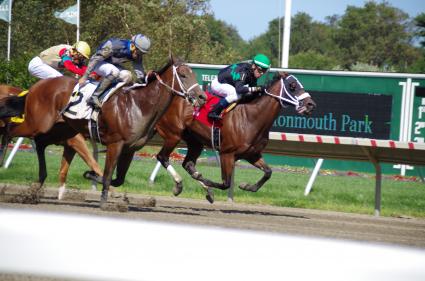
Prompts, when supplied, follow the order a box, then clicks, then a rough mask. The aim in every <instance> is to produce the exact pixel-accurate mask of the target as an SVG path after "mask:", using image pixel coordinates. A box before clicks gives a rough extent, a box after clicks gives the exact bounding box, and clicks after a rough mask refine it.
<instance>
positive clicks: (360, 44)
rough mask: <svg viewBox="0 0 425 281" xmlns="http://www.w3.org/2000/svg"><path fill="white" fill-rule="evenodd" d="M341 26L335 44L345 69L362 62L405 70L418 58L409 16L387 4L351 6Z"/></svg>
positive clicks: (371, 2) (342, 19)
mask: <svg viewBox="0 0 425 281" xmlns="http://www.w3.org/2000/svg"><path fill="white" fill-rule="evenodd" d="M337 26H338V31H337V34H336V37H335V40H336V44H337V46H338V47H339V48H340V50H341V51H342V54H341V59H342V61H344V65H345V67H348V68H349V67H350V65H353V64H355V63H358V62H362V63H367V64H370V65H375V66H377V67H385V66H389V67H394V66H395V67H398V68H399V69H401V70H402V69H405V67H406V65H408V64H411V63H412V62H413V61H414V60H415V59H417V57H418V54H417V53H415V52H414V47H413V46H412V45H411V40H412V35H411V33H410V32H409V22H408V15H407V14H406V13H404V12H403V11H401V10H399V9H397V8H394V7H392V6H390V5H389V4H388V2H386V1H383V2H381V3H380V4H377V3H375V2H374V1H369V2H367V3H366V4H365V6H364V7H362V8H357V7H354V6H348V8H347V9H346V12H345V14H344V15H343V16H342V17H341V19H340V20H339V21H338V24H337Z"/></svg>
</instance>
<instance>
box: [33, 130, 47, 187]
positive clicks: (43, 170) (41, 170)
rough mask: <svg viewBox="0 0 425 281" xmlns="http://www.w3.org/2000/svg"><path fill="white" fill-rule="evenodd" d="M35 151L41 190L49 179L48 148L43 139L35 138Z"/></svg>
mask: <svg viewBox="0 0 425 281" xmlns="http://www.w3.org/2000/svg"><path fill="white" fill-rule="evenodd" d="M34 142H35V150H36V151H37V159H38V184H39V187H40V188H41V187H42V186H43V184H44V181H45V180H46V178H47V167H46V155H45V151H46V147H47V144H46V143H45V142H44V141H43V139H42V138H39V137H35V138H34Z"/></svg>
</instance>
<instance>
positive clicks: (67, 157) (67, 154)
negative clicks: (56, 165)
mask: <svg viewBox="0 0 425 281" xmlns="http://www.w3.org/2000/svg"><path fill="white" fill-rule="evenodd" d="M74 156H75V150H74V149H73V148H72V147H70V146H69V145H68V144H65V145H64V148H63V154H62V161H61V167H60V170H59V184H60V186H59V191H58V200H61V199H62V198H63V195H64V194H65V190H66V178H67V176H68V171H69V166H70V165H71V162H72V160H73V159H74Z"/></svg>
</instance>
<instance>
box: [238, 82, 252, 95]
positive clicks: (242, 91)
mask: <svg viewBox="0 0 425 281" xmlns="http://www.w3.org/2000/svg"><path fill="white" fill-rule="evenodd" d="M235 89H236V93H238V95H245V94H246V93H248V92H249V88H248V87H247V86H245V82H244V81H242V80H239V81H236V83H235Z"/></svg>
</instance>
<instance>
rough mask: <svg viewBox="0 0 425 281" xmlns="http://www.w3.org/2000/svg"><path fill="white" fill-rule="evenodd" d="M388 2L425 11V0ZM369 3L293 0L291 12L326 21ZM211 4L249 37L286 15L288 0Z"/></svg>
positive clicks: (358, 0)
mask: <svg viewBox="0 0 425 281" xmlns="http://www.w3.org/2000/svg"><path fill="white" fill-rule="evenodd" d="M387 1H388V2H389V4H390V5H391V6H393V7H396V8H399V9H401V10H403V11H404V12H406V13H407V14H409V16H410V17H415V16H416V15H418V14H420V13H425V0H387ZM366 2H367V0H292V9H291V15H292V16H294V15H295V14H296V13H298V12H305V13H307V14H309V15H310V16H311V17H312V18H313V20H315V21H320V22H324V21H325V17H327V16H332V15H335V14H336V15H343V14H344V13H345V9H346V8H347V6H349V5H350V6H356V7H363V6H364V3H366ZM375 2H377V3H380V2H381V1H380V0H378V1H375ZM210 5H211V10H212V12H213V13H214V15H215V18H216V19H219V20H223V21H225V22H226V23H228V24H230V25H233V26H234V27H235V28H236V29H237V30H238V31H239V35H240V36H241V37H242V38H243V39H245V40H250V39H253V38H254V37H256V36H259V35H261V34H262V33H264V32H266V31H267V29H268V24H269V22H270V21H271V20H273V19H275V18H278V17H283V16H284V14H285V10H284V8H285V0H210Z"/></svg>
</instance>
